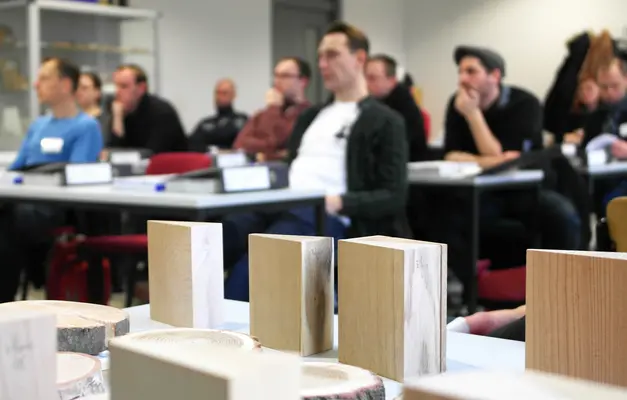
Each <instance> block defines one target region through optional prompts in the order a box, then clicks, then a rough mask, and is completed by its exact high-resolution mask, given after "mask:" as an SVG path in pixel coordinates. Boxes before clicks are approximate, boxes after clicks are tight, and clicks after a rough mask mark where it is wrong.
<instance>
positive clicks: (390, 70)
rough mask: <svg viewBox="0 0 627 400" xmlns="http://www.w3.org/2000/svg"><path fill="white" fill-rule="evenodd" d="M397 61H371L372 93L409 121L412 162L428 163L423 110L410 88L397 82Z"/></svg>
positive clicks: (382, 58) (380, 57)
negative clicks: (424, 161)
mask: <svg viewBox="0 0 627 400" xmlns="http://www.w3.org/2000/svg"><path fill="white" fill-rule="evenodd" d="M396 67H397V66H396V61H394V59H393V58H391V57H389V56H386V55H376V56H373V57H371V58H370V60H369V61H368V64H367V65H366V79H367V81H368V91H369V92H370V94H371V95H372V96H374V97H375V98H377V99H379V100H380V101H381V102H383V104H385V105H386V106H388V107H390V108H391V109H392V110H394V111H396V112H398V113H399V114H400V115H401V116H402V117H403V119H404V120H405V129H406V130H407V140H408V143H409V161H421V160H425V159H426V156H427V154H426V153H427V134H426V131H425V123H424V120H423V119H422V113H421V112H420V108H418V105H417V104H416V101H415V100H414V98H413V97H412V94H411V93H410V92H409V90H408V89H407V87H405V86H404V85H403V84H401V83H399V82H398V80H397V78H396V73H397V71H396Z"/></svg>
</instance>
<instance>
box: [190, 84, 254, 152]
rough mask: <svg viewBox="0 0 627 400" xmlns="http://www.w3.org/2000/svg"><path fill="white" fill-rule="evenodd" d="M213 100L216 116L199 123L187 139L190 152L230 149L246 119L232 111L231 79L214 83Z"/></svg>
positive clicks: (246, 117) (232, 89)
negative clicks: (211, 147) (212, 148)
mask: <svg viewBox="0 0 627 400" xmlns="http://www.w3.org/2000/svg"><path fill="white" fill-rule="evenodd" d="M214 99H215V106H216V114H215V115H213V116H211V117H207V118H204V119H203V120H202V121H200V122H199V123H198V125H197V126H196V128H195V129H194V131H193V132H192V134H191V136H190V137H189V149H190V150H192V151H198V152H206V151H207V150H208V149H209V147H210V146H216V147H218V148H220V149H230V148H231V147H232V146H233V142H234V141H235V138H236V137H237V134H238V133H239V131H240V130H242V128H243V127H244V124H245V123H246V120H247V119H248V116H247V115H246V114H243V113H239V112H237V111H235V110H234V109H233V101H234V100H235V82H233V81H232V80H231V79H220V80H219V81H218V83H216V88H215V93H214Z"/></svg>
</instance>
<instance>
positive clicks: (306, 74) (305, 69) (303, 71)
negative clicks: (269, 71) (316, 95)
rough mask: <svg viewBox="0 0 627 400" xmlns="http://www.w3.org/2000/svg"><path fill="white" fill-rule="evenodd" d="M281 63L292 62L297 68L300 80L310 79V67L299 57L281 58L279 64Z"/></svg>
mask: <svg viewBox="0 0 627 400" xmlns="http://www.w3.org/2000/svg"><path fill="white" fill-rule="evenodd" d="M281 61H294V62H295V63H296V65H297V66H298V75H299V76H300V77H301V78H307V79H311V66H310V65H309V63H308V62H307V61H305V60H304V59H302V58H300V57H283V58H282V59H280V60H279V62H281ZM277 64H278V63H277Z"/></svg>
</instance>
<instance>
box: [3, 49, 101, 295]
mask: <svg viewBox="0 0 627 400" xmlns="http://www.w3.org/2000/svg"><path fill="white" fill-rule="evenodd" d="M79 76H80V71H79V69H78V67H76V66H75V65H73V64H71V63H70V62H68V61H65V60H62V59H59V58H50V59H47V60H45V61H44V62H43V63H42V65H41V67H40V68H39V73H38V75H37V80H36V82H35V90H36V91H37V97H38V99H39V102H40V103H41V104H43V105H45V106H47V107H48V108H49V110H50V111H51V112H50V114H47V115H43V116H40V117H38V118H36V119H35V120H34V121H33V122H32V123H31V125H30V127H29V128H28V132H27V133H26V137H25V138H24V140H23V142H22V145H21V147H20V149H19V151H18V153H17V156H16V158H15V160H14V161H13V163H12V164H11V166H10V167H9V169H10V170H22V169H26V168H29V167H34V166H37V165H42V164H50V163H62V162H67V163H88V162H96V161H98V155H99V154H100V151H101V150H102V135H101V133H100V126H99V125H98V122H97V121H96V120H95V119H94V118H92V117H90V116H89V115H87V114H86V113H84V112H83V111H81V109H80V108H79V106H78V104H77V102H76V96H75V94H76V90H77V88H78V82H79ZM63 221H64V215H63V212H62V211H60V210H59V209H57V208H55V207H48V206H45V205H40V204H22V203H18V204H6V205H4V206H3V207H2V208H1V209H0V259H2V262H3V264H4V265H3V268H2V275H1V276H0V302H9V301H13V300H14V299H15V295H16V293H17V289H18V286H19V280H20V275H21V272H22V269H23V268H25V267H27V268H34V269H36V272H33V274H34V275H42V274H43V273H44V272H43V268H44V260H45V258H46V255H47V252H48V250H49V249H50V246H51V245H52V230H53V229H54V228H56V227H57V226H59V225H60V224H62V223H63Z"/></svg>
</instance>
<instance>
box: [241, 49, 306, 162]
mask: <svg viewBox="0 0 627 400" xmlns="http://www.w3.org/2000/svg"><path fill="white" fill-rule="evenodd" d="M310 79H311V68H310V67H309V64H308V63H307V62H306V61H304V60H301V59H300V58H296V57H289V58H285V59H283V60H281V61H279V62H278V63H277V65H276V67H275V68H274V87H273V88H271V89H270V90H268V93H267V94H266V108H264V109H263V110H261V111H259V112H258V113H256V114H255V115H254V116H253V117H252V118H251V119H250V120H249V121H248V123H247V124H246V125H245V126H244V128H243V129H242V131H241V132H240V133H239V135H238V136H237V139H235V143H234V144H233V147H234V148H236V149H242V150H244V151H245V152H246V153H247V154H250V155H253V156H256V158H257V159H258V160H260V161H264V160H276V159H283V158H285V156H286V155H287V143H288V139H289V136H290V134H291V133H292V129H293V128H294V123H295V122H296V119H297V118H298V116H299V115H300V114H301V113H302V112H303V111H304V110H305V109H307V108H308V107H309V106H310V104H309V102H308V101H307V99H306V98H305V89H306V88H307V85H308V84H309V80H310Z"/></svg>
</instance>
